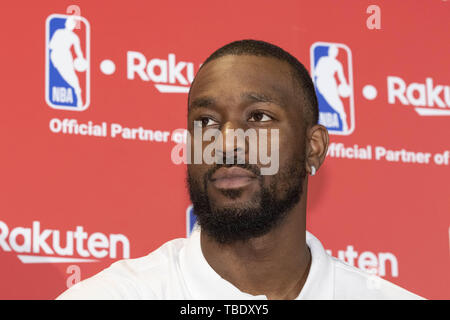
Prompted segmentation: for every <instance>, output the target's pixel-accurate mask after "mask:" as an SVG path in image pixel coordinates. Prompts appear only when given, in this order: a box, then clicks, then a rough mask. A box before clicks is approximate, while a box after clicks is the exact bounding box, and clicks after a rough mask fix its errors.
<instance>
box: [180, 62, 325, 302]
mask: <svg viewBox="0 0 450 320" xmlns="http://www.w3.org/2000/svg"><path fill="white" fill-rule="evenodd" d="M303 104H305V102H304V98H303V96H302V92H301V90H299V89H298V84H297V83H296V82H295V80H294V79H293V77H292V75H291V66H290V65H289V64H287V63H286V62H284V61H280V60H278V59H275V58H271V57H258V56H251V55H240V56H233V55H227V56H224V57H221V58H218V59H216V60H213V61H211V62H209V63H208V64H207V65H205V66H203V67H202V69H201V70H200V71H199V72H198V74H197V76H196V78H195V81H194V83H193V84H192V87H191V91H190V98H189V113H188V130H189V132H190V134H191V135H193V132H194V121H195V120H197V121H202V122H203V127H204V129H207V128H216V129H219V130H221V132H222V134H223V137H224V138H225V137H226V134H227V129H238V128H241V129H243V130H246V129H249V128H254V129H260V128H264V129H278V130H279V166H280V170H281V169H282V168H283V167H285V166H287V165H288V164H292V163H294V162H295V161H296V160H297V159H298V158H299V157H300V156H301V155H302V154H304V155H305V170H306V172H307V173H310V172H311V166H315V168H316V169H317V170H318V169H319V168H320V165H321V164H322V163H323V161H324V159H325V156H326V151H327V147H328V141H329V140H328V132H327V130H326V128H325V127H323V126H322V125H313V126H309V127H307V128H305V123H306V122H305V119H304V113H303V112H302V111H301V108H302V105H303ZM302 139H304V140H305V141H306V144H305V148H303V146H302V144H301V143H299V141H303V140H302ZM224 140H225V139H224ZM203 147H205V144H204V145H203ZM232 147H233V146H228V145H224V146H223V149H224V151H226V150H227V149H229V148H232ZM247 150H248V148H247ZM247 156H248V155H247ZM247 159H248V157H247ZM260 167H261V165H260ZM210 168H211V165H207V164H205V163H203V164H189V165H188V170H189V174H190V175H191V176H192V177H193V178H194V179H198V180H199V181H201V179H203V176H204V175H205V173H206V172H207V171H208V169H210ZM272 178H273V176H270V175H266V176H263V178H262V179H263V184H264V185H269V184H270V182H271V179H272ZM307 185H308V178H305V180H304V182H303V190H304V192H303V193H302V195H301V197H300V201H299V202H298V203H297V204H296V205H295V206H294V207H293V208H292V209H291V210H290V211H289V212H288V214H287V216H286V217H285V219H283V220H282V222H281V223H280V224H278V225H277V226H276V227H275V228H273V229H272V230H271V231H270V232H269V233H267V234H265V235H263V236H260V237H257V238H252V239H250V240H248V241H237V242H234V243H232V244H226V245H224V244H219V243H217V242H216V241H215V240H214V239H213V238H212V237H210V236H209V235H208V234H207V233H205V232H202V233H201V248H202V252H203V255H204V257H205V259H206V260H207V262H208V263H209V265H210V266H211V267H212V268H213V269H214V270H215V271H216V272H217V273H218V274H219V275H220V276H221V277H222V278H224V279H225V280H227V281H229V282H231V283H232V284H233V285H234V286H236V287H237V288H238V289H240V290H241V291H243V292H246V293H249V294H252V295H266V296H267V298H268V299H295V298H296V297H297V296H298V295H299V293H300V291H301V289H302V288H303V285H304V283H305V281H306V278H307V274H308V271H309V267H310V263H311V254H310V251H309V249H308V246H307V244H306V235H305V234H306V199H307V192H306V190H307ZM240 189H241V190H242V193H241V196H240V197H238V198H237V199H232V200H231V199H230V198H228V197H226V196H225V195H224V194H223V193H221V192H220V190H218V189H217V188H216V187H215V186H214V185H213V184H212V183H208V184H207V188H206V190H203V191H204V192H207V193H208V195H209V197H210V199H211V201H213V202H214V204H215V205H216V206H219V207H225V208H226V207H227V206H230V205H233V206H239V205H240V204H242V205H243V204H246V203H248V201H249V199H251V197H252V195H253V194H254V193H255V192H259V191H260V190H259V189H260V185H259V184H258V183H257V182H256V179H255V181H254V182H253V181H250V182H249V183H248V184H246V185H244V186H243V187H240Z"/></svg>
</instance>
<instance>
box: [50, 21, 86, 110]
mask: <svg viewBox="0 0 450 320" xmlns="http://www.w3.org/2000/svg"><path fill="white" fill-rule="evenodd" d="M45 28H46V32H45V101H46V102H47V104H48V105H49V106H50V107H52V108H54V109H63V110H75V111H83V110H86V109H87V108H88V106H89V102H90V101H89V100H90V83H89V79H90V53H89V44H90V26H89V22H88V21H87V20H86V19H85V18H83V17H80V16H77V15H61V14H52V15H50V16H49V17H48V18H47V20H46V23H45Z"/></svg>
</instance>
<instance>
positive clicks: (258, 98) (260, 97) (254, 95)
mask: <svg viewBox="0 0 450 320" xmlns="http://www.w3.org/2000/svg"><path fill="white" fill-rule="evenodd" d="M241 98H242V99H243V100H247V101H250V102H264V103H276V104H280V103H279V102H278V101H277V99H274V98H272V97H269V96H268V95H265V94H262V93H259V92H244V93H242V94H241Z"/></svg>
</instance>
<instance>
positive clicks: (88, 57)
mask: <svg viewBox="0 0 450 320" xmlns="http://www.w3.org/2000/svg"><path fill="white" fill-rule="evenodd" d="M70 16H72V15H65V14H51V15H49V16H48V17H47V19H46V20H45V102H46V103H47V104H48V105H49V106H50V107H51V108H53V109H58V110H70V111H84V110H86V109H87V108H88V107H89V104H90V103H91V81H90V79H91V48H90V44H91V26H90V24H89V22H88V21H87V20H86V18H84V17H81V16H77V19H80V20H81V21H82V22H83V23H84V24H85V26H86V61H87V63H88V68H87V70H86V101H85V103H84V105H83V106H82V107H73V106H72V107H65V106H58V105H55V104H53V103H51V102H50V99H49V87H48V84H49V83H48V82H49V65H48V63H49V56H48V41H49V39H48V38H49V32H50V30H49V29H50V28H49V24H50V19H52V18H66V19H67V18H68V17H70Z"/></svg>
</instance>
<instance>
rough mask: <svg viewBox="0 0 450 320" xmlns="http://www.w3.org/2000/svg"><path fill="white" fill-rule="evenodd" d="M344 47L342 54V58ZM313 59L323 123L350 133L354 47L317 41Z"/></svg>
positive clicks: (351, 123) (341, 131)
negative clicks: (352, 56) (352, 53)
mask: <svg viewBox="0 0 450 320" xmlns="http://www.w3.org/2000/svg"><path fill="white" fill-rule="evenodd" d="M340 51H342V54H341V56H342V57H340V58H338V55H339V54H340ZM345 56H346V58H347V59H345ZM344 61H345V66H344V63H343V62H344ZM311 63H312V68H311V70H312V72H311V73H312V78H313V81H314V84H315V86H316V93H317V98H318V101H319V123H321V124H323V125H325V126H326V127H327V128H328V130H329V131H330V133H332V134H333V133H334V134H350V133H351V132H352V131H353V129H354V108H353V89H352V87H353V84H352V74H351V52H350V49H348V47H346V46H344V45H340V44H334V43H323V42H319V43H315V44H314V45H313V46H312V47H311ZM348 113H350V116H349V115H348Z"/></svg>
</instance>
